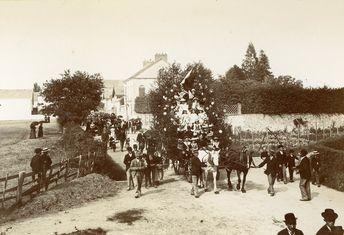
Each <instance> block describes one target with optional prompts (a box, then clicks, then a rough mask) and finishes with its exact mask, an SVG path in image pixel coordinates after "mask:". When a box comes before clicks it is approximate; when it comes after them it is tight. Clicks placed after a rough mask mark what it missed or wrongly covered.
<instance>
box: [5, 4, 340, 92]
mask: <svg viewBox="0 0 344 235" xmlns="http://www.w3.org/2000/svg"><path fill="white" fill-rule="evenodd" d="M343 12H344V1H343V0H331V1H325V0H288V1H282V0H260V1H256V0H236V1H234V0H226V1H225V0H169V1H164V0H138V1H133V0H112V1H105V0H78V1H77V0H75V1H74V0H68V1H67V0H65V1H63V0H60V1H56V0H25V1H21V0H14V1H4V0H0V89H24V88H32V87H33V83H34V82H38V83H39V84H41V83H43V82H44V81H46V80H50V79H54V78H59V75H60V74H61V73H63V71H64V70H66V69H70V70H71V71H76V70H82V71H87V72H89V73H100V74H101V75H102V76H103V78H104V79H118V80H122V79H126V78H128V77H130V76H131V75H133V74H134V73H135V72H137V71H138V70H139V69H141V68H142V62H143V60H145V59H152V58H153V57H154V54H155V53H162V52H164V53H167V54H168V59H169V62H177V63H180V64H181V65H182V66H184V65H186V64H187V63H192V62H199V61H201V62H203V63H204V64H205V65H206V66H207V67H208V68H209V69H211V70H212V72H213V75H214V77H217V76H218V75H223V74H224V73H225V72H226V71H227V70H228V69H229V68H230V67H231V66H233V65H234V64H237V65H241V63H242V60H243V58H244V55H245V51H246V49H247V46H248V44H249V42H252V43H253V44H254V46H255V48H256V50H257V51H259V50H264V51H265V53H266V54H267V55H268V57H269V59H270V66H271V70H272V72H273V74H274V75H275V76H278V75H291V76H293V77H295V78H297V79H300V80H302V81H303V83H304V85H305V86H312V87H318V86H324V85H327V86H329V87H344V77H343V68H344V59H343V56H344V14H343Z"/></svg>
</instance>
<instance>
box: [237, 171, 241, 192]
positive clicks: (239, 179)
mask: <svg viewBox="0 0 344 235" xmlns="http://www.w3.org/2000/svg"><path fill="white" fill-rule="evenodd" d="M236 172H237V176H238V183H237V186H236V188H237V190H240V184H241V176H240V174H241V172H240V171H239V170H236Z"/></svg>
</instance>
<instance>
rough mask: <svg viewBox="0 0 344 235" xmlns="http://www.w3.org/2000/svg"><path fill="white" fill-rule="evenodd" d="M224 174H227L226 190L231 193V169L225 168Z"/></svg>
mask: <svg viewBox="0 0 344 235" xmlns="http://www.w3.org/2000/svg"><path fill="white" fill-rule="evenodd" d="M226 172H227V181H228V182H227V183H228V190H230V191H232V190H233V186H232V182H231V172H232V169H228V168H226Z"/></svg>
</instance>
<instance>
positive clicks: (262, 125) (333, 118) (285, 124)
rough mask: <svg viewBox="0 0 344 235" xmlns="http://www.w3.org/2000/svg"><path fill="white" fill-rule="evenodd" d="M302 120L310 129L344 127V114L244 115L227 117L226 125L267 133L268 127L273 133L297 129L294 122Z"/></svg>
mask: <svg viewBox="0 0 344 235" xmlns="http://www.w3.org/2000/svg"><path fill="white" fill-rule="evenodd" d="M296 118H302V119H303V120H305V121H308V127H313V128H315V127H316V126H317V128H320V129H324V128H329V127H331V126H332V125H333V124H334V127H340V126H344V114H320V115H313V114H286V115H264V114H242V115H237V116H229V115H227V116H226V123H229V124H231V125H232V127H233V130H235V129H238V128H241V130H243V131H245V130H250V131H266V128H267V127H268V128H269V129H270V130H272V131H277V130H287V131H291V130H292V129H293V128H295V125H294V122H293V120H294V119H296Z"/></svg>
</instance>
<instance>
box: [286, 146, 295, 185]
mask: <svg viewBox="0 0 344 235" xmlns="http://www.w3.org/2000/svg"><path fill="white" fill-rule="evenodd" d="M295 159H296V157H295V155H294V150H293V149H290V150H289V155H288V164H287V165H288V170H289V182H294V168H295Z"/></svg>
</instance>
